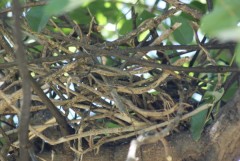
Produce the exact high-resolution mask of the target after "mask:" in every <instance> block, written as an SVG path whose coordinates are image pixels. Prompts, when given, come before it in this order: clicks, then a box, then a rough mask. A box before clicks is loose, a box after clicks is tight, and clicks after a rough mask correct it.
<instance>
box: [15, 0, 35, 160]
mask: <svg viewBox="0 0 240 161" xmlns="http://www.w3.org/2000/svg"><path fill="white" fill-rule="evenodd" d="M20 15H22V12H21V4H20V3H19V1H18V0H13V18H14V26H15V28H14V38H15V47H16V49H15V52H16V58H17V63H18V68H19V72H20V75H21V78H22V89H23V103H22V106H21V112H20V124H19V134H18V137H19V142H20V160H24V161H28V160H29V152H28V150H29V145H28V144H29V140H28V130H29V126H28V125H29V119H30V107H31V106H30V103H31V89H30V80H29V78H30V75H29V72H28V68H27V59H26V57H25V50H24V47H23V44H22V35H21V30H20V29H21V25H20V17H19V16H20Z"/></svg>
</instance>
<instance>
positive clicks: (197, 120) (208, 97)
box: [190, 88, 224, 141]
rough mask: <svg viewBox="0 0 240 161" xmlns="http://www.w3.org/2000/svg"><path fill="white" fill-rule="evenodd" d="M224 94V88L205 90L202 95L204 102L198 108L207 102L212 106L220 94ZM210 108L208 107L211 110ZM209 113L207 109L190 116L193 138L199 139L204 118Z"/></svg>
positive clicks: (219, 97)
mask: <svg viewBox="0 0 240 161" xmlns="http://www.w3.org/2000/svg"><path fill="white" fill-rule="evenodd" d="M223 94H224V88H221V89H220V90H218V91H207V92H205V94H204V96H203V101H204V103H203V104H201V105H200V106H199V107H198V108H200V107H201V106H203V105H207V104H209V106H210V105H211V106H212V107H213V106H214V104H215V103H216V102H218V101H219V100H220V99H221V98H222V96H223ZM211 110H212V109H210V112H211ZM208 113H209V109H206V110H203V111H201V112H199V113H197V114H196V115H194V116H192V118H191V128H190V131H191V134H192V137H193V139H194V140H196V141H197V140H199V139H200V137H201V134H202V132H203V129H204V126H205V123H206V119H207V116H208Z"/></svg>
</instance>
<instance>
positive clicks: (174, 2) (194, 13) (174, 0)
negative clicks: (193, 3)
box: [164, 0, 203, 20]
mask: <svg viewBox="0 0 240 161" xmlns="http://www.w3.org/2000/svg"><path fill="white" fill-rule="evenodd" d="M164 1H165V2H167V3H169V4H171V5H173V6H174V7H176V8H177V9H180V10H182V11H183V12H185V13H187V14H189V15H191V16H192V17H193V18H195V19H197V20H200V19H201V17H202V16H203V14H202V13H201V12H199V11H198V10H196V9H192V8H190V7H189V6H188V5H186V4H184V3H182V2H179V1H178V0H164Z"/></svg>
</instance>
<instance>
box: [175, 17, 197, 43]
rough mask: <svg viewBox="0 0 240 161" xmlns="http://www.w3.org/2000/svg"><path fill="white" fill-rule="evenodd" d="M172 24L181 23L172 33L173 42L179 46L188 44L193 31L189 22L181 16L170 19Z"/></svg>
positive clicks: (191, 38)
mask: <svg viewBox="0 0 240 161" xmlns="http://www.w3.org/2000/svg"><path fill="white" fill-rule="evenodd" d="M171 21H172V24H174V23H176V22H180V23H182V25H181V26H180V27H179V28H178V29H177V30H175V31H174V32H173V36H174V38H175V40H176V41H177V42H178V43H180V44H189V43H191V42H192V40H193V29H192V27H191V25H190V22H189V21H188V20H187V19H185V18H183V17H182V16H181V15H180V16H178V17H172V18H171Z"/></svg>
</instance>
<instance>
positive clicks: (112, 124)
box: [105, 121, 120, 128]
mask: <svg viewBox="0 0 240 161" xmlns="http://www.w3.org/2000/svg"><path fill="white" fill-rule="evenodd" d="M105 126H106V127H107V128H117V127H120V125H118V124H115V123H112V122H109V121H108V122H106V123H105Z"/></svg>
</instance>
